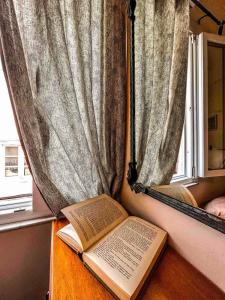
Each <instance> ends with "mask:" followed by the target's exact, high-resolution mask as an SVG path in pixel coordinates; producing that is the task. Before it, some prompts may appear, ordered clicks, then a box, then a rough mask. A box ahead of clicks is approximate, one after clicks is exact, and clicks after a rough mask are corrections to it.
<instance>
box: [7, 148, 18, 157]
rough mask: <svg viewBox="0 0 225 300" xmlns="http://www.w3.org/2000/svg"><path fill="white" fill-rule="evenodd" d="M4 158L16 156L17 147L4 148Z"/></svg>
mask: <svg viewBox="0 0 225 300" xmlns="http://www.w3.org/2000/svg"><path fill="white" fill-rule="evenodd" d="M5 156H18V147H5Z"/></svg>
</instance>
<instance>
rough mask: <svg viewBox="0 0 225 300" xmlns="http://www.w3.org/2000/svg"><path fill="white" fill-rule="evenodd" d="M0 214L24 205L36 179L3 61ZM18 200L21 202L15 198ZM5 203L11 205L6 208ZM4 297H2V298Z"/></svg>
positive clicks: (1, 74)
mask: <svg viewBox="0 0 225 300" xmlns="http://www.w3.org/2000/svg"><path fill="white" fill-rule="evenodd" d="M0 103H1V109H0V120H1V122H0V215H1V214H4V213H11V212H13V211H14V209H15V210H16V209H17V205H18V208H19V207H20V206H21V203H20V197H21V195H23V196H24V195H31V194H32V177H31V176H30V175H26V176H25V173H26V174H28V171H27V170H25V166H24V154H23V151H22V148H21V145H20V141H19V137H18V134H17V130H16V125H15V121H14V116H13V111H12V106H11V103H10V98H9V94H8V89H7V84H6V81H5V77H4V74H3V70H2V65H1V60H0ZM15 196H16V197H17V199H15V198H13V197H15ZM5 201H6V202H7V201H8V202H7V203H8V204H7V207H9V208H10V209H9V210H8V209H5V208H6V206H5V204H4V203H5ZM26 206H27V207H28V208H29V209H30V208H31V206H32V197H30V200H29V205H28V204H26V205H25V204H23V208H25V209H26ZM0 298H1V297H0Z"/></svg>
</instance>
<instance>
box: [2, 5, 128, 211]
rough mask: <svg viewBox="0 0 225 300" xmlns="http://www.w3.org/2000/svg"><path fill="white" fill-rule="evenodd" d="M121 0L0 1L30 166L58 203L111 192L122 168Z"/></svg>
mask: <svg viewBox="0 0 225 300" xmlns="http://www.w3.org/2000/svg"><path fill="white" fill-rule="evenodd" d="M124 2H125V1H120V0H112V1H106V0H96V1H90V0H82V1H69V0H64V1H63V0H60V1H39V0H27V1H21V0H5V1H1V3H0V30H1V47H2V54H3V62H4V65H5V75H6V79H7V82H8V86H9V90H10V94H11V100H12V104H13V107H14V112H15V117H16V119H17V124H18V128H19V131H20V136H21V138H22V141H23V144H24V147H25V151H26V153H27V156H28V160H29V164H30V168H31V172H32V174H33V177H34V180H35V182H36V184H37V186H38V188H39V189H40V192H41V193H42V195H43V197H44V199H45V200H46V202H47V203H48V205H49V207H50V208H51V210H52V211H53V212H54V213H55V214H56V215H57V214H58V213H59V212H60V209H61V208H63V207H65V206H67V205H68V204H72V203H74V202H78V201H81V200H82V199H86V198H89V197H93V196H96V195H97V194H101V193H107V194H112V195H113V196H116V195H117V194H118V192H119V190H120V187H121V181H122V178H123V171H124V148H125V147H124V141H125V107H126V49H125V47H126V44H125V13H126V8H125V4H124Z"/></svg>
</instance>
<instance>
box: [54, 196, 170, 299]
mask: <svg viewBox="0 0 225 300" xmlns="http://www.w3.org/2000/svg"><path fill="white" fill-rule="evenodd" d="M62 212H63V214H64V215H65V216H66V217H67V219H68V220H69V221H70V224H69V225H67V226H65V227H64V228H62V229H61V230H59V231H58V233H57V235H58V236H59V237H60V238H61V239H62V240H63V241H64V242H65V243H67V244H68V245H69V246H70V247H71V248H72V249H74V250H75V251H76V252H77V253H80V254H82V260H83V262H84V264H85V266H86V267H87V268H88V269H89V270H90V271H91V272H92V273H94V274H95V275H96V277H97V278H98V279H99V280H100V281H101V282H102V283H104V285H106V287H107V288H108V289H109V290H110V291H111V292H112V293H113V294H114V296H116V297H118V298H120V299H135V298H136V296H137V295H138V293H139V291H140V289H141V287H142V286H143V284H144V281H145V279H146V278H147V276H148V275H149V273H150V271H151V269H152V267H153V265H154V263H155V262H156V260H157V258H158V256H159V254H160V252H161V250H162V249H163V246H164V245H165V242H166V237H167V233H166V232H165V231H163V230H162V229H160V228H158V227H156V226H155V225H152V224H151V223H149V222H147V221H144V220H142V219H140V218H137V217H133V216H128V214H127V212H126V211H125V210H124V208H123V207H122V206H121V205H120V204H119V203H118V202H117V201H115V200H113V199H112V198H111V197H109V196H107V195H101V196H98V197H95V198H92V199H88V200H85V201H83V202H81V203H77V204H74V205H71V206H68V207H66V208H64V209H62Z"/></svg>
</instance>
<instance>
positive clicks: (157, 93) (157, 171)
mask: <svg viewBox="0 0 225 300" xmlns="http://www.w3.org/2000/svg"><path fill="white" fill-rule="evenodd" d="M188 31H189V1H188V0H180V1H176V0H139V1H137V9H136V30H135V39H136V40H135V46H136V139H137V150H136V151H137V162H138V174H139V178H138V182H141V183H144V184H145V185H149V186H150V185H155V184H168V183H169V182H170V180H171V178H172V175H173V173H174V170H175V166H176V161H177V156H178V152H179V146H180V140H181V134H182V128H183V123H184V112H185V94H186V76H187V57H188V55H187V54H188V53H187V52H188Z"/></svg>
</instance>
